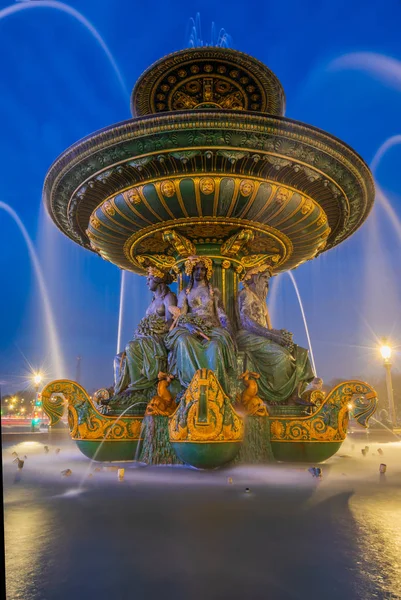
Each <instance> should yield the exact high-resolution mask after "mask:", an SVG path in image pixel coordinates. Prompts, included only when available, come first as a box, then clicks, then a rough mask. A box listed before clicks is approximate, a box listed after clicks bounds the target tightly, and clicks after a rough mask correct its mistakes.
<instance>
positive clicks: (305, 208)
mask: <svg viewBox="0 0 401 600" xmlns="http://www.w3.org/2000/svg"><path fill="white" fill-rule="evenodd" d="M312 209H313V202H312V201H311V200H309V198H305V202H304V203H303V205H302V207H301V213H302V214H303V215H307V214H308V213H309V212H310V211H311V210H312Z"/></svg>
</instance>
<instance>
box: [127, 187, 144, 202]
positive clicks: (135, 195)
mask: <svg viewBox="0 0 401 600" xmlns="http://www.w3.org/2000/svg"><path fill="white" fill-rule="evenodd" d="M126 198H127V200H128V202H130V203H131V204H139V203H140V201H141V196H140V195H139V192H138V190H136V189H135V188H133V189H131V190H128V191H127V192H126Z"/></svg>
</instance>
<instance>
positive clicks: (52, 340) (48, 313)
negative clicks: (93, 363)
mask: <svg viewBox="0 0 401 600" xmlns="http://www.w3.org/2000/svg"><path fill="white" fill-rule="evenodd" d="M0 209H3V210H5V211H6V213H8V214H9V215H10V217H12V219H14V221H15V223H16V224H17V225H18V227H19V230H20V231H21V233H22V236H23V238H24V240H25V243H26V245H27V247H28V251H29V257H30V259H31V262H32V265H33V268H34V271H35V275H36V279H37V282H38V285H39V290H40V295H41V297H42V302H43V309H44V314H45V322H46V327H47V334H48V342H49V345H50V350H51V361H52V371H53V376H54V377H55V378H56V379H61V378H62V377H63V375H64V374H65V369H64V365H63V358H62V355H61V350H60V342H59V340H58V335H57V330H56V324H55V321H54V316H53V311H52V308H51V305H50V300H49V296H48V293H47V288H46V284H45V280H44V277H43V273H42V269H41V267H40V264H39V260H38V257H37V254H36V251H35V248H34V245H33V243H32V240H31V238H30V237H29V234H28V232H27V230H26V229H25V226H24V224H23V222H22V221H21V219H20V218H19V216H18V215H17V213H16V212H15V210H14V209H12V208H11V206H9V205H8V204H6V203H5V202H1V201H0Z"/></svg>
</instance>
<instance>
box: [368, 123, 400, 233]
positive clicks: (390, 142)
mask: <svg viewBox="0 0 401 600" xmlns="http://www.w3.org/2000/svg"><path fill="white" fill-rule="evenodd" d="M399 144H401V135H393V136H392V137H390V138H388V139H387V140H386V141H385V142H384V143H383V144H382V145H381V146H380V148H379V149H378V151H377V152H376V154H375V155H374V157H373V159H372V162H371V163H370V168H371V171H372V174H373V176H374V177H375V174H376V170H377V168H378V166H379V164H380V161H381V160H382V158H383V156H384V155H385V154H386V152H387V151H388V150H390V149H391V148H393V147H394V146H398V145H399ZM375 184H376V198H377V200H378V202H380V204H381V206H382V207H383V208H384V210H385V211H386V214H387V216H388V217H389V219H390V221H391V223H392V225H393V227H394V229H395V231H396V232H397V235H398V237H399V238H400V241H401V219H400V218H399V216H398V215H397V213H396V212H395V210H394V208H393V206H392V205H391V203H390V201H389V200H388V198H386V195H385V194H384V192H383V190H382V189H381V187H380V186H379V184H378V183H377V181H376V179H375Z"/></svg>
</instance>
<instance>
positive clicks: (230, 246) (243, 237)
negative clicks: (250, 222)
mask: <svg viewBox="0 0 401 600" xmlns="http://www.w3.org/2000/svg"><path fill="white" fill-rule="evenodd" d="M254 237H255V233H254V231H252V229H240V231H239V232H238V233H235V234H234V235H232V236H231V237H230V238H229V239H228V240H227V241H226V242H224V244H222V246H221V249H220V250H221V253H222V254H225V255H227V256H232V257H236V256H237V255H238V252H240V251H241V250H242V249H243V248H244V247H246V245H247V244H249V243H250V242H251V241H252V240H253V239H254Z"/></svg>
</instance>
